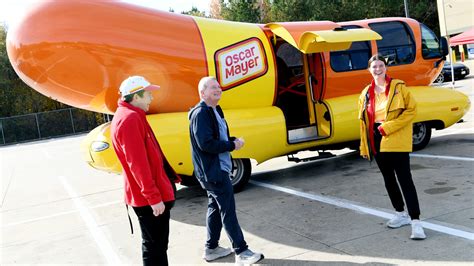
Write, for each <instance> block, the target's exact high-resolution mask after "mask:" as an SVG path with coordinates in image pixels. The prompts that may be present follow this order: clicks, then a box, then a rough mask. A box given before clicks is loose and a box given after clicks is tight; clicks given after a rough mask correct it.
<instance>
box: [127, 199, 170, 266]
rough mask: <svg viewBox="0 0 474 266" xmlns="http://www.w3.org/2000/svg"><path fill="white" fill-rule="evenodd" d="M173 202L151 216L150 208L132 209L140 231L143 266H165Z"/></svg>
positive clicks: (167, 203)
mask: <svg viewBox="0 0 474 266" xmlns="http://www.w3.org/2000/svg"><path fill="white" fill-rule="evenodd" d="M173 203H174V202H165V206H166V208H165V211H164V212H163V213H162V214H161V215H158V216H155V215H153V210H152V208H151V207H150V206H143V207H133V210H134V211H135V213H136V214H137V217H138V221H139V222H140V229H141V231H142V258H143V265H145V266H151V265H153V266H158V265H159V266H167V265H168V255H167V254H166V252H167V250H168V238H169V232H170V209H171V207H172V206H173Z"/></svg>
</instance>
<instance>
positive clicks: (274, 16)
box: [211, 0, 439, 35]
mask: <svg viewBox="0 0 474 266" xmlns="http://www.w3.org/2000/svg"><path fill="white" fill-rule="evenodd" d="M215 2H217V0H213V2H212V3H211V7H212V6H213V5H214V6H216V4H215ZM407 2H408V5H409V6H408V8H409V11H410V17H412V18H413V19H416V20H418V21H419V22H421V23H424V24H426V25H427V26H428V27H430V28H431V29H432V30H433V31H434V32H435V33H438V35H439V23H438V16H437V9H436V5H434V4H433V1H432V0H410V1H407ZM220 6H221V12H220V16H221V17H222V18H223V19H226V20H232V21H241V22H253V23H267V22H271V21H317V20H330V21H334V22H342V21H351V20H361V19H368V18H378V17H404V16H405V7H404V1H403V0H377V1H376V0H331V1H328V0H253V1H250V0H229V1H224V0H220ZM217 10H218V8H217V7H216V8H214V11H212V12H211V13H212V17H219V16H218V15H217V14H216V13H215V12H217ZM213 12H214V13H213Z"/></svg>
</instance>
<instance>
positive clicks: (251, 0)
mask: <svg viewBox="0 0 474 266" xmlns="http://www.w3.org/2000/svg"><path fill="white" fill-rule="evenodd" d="M259 2H260V1H258V0H228V1H224V0H221V1H220V4H221V16H222V17H223V18H224V19H225V20H231V21H239V22H250V23H260V22H261V18H262V15H261V10H260V5H259Z"/></svg>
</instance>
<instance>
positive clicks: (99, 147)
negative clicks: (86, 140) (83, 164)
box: [91, 141, 109, 152]
mask: <svg viewBox="0 0 474 266" xmlns="http://www.w3.org/2000/svg"><path fill="white" fill-rule="evenodd" d="M108 148H109V143H107V142H104V141H94V142H92V144H91V150H92V151H94V152H99V151H103V150H106V149H108Z"/></svg>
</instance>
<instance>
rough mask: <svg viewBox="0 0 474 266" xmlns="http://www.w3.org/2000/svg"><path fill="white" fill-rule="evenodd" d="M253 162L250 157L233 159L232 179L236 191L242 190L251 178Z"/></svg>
mask: <svg viewBox="0 0 474 266" xmlns="http://www.w3.org/2000/svg"><path fill="white" fill-rule="evenodd" d="M251 173H252V164H251V163H250V159H232V172H231V173H230V181H231V183H232V186H233V187H234V192H240V191H242V190H243V189H244V187H245V185H247V183H248V182H249V180H250V174H251Z"/></svg>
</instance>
